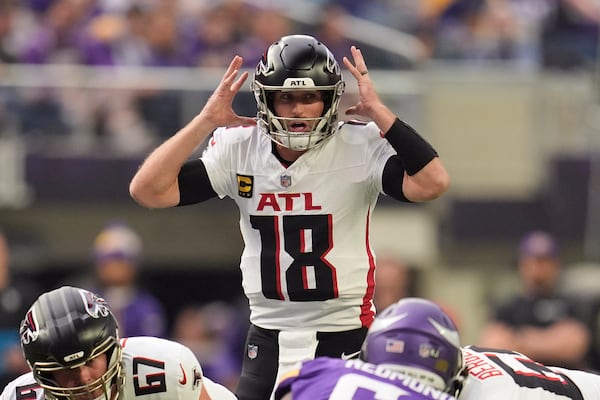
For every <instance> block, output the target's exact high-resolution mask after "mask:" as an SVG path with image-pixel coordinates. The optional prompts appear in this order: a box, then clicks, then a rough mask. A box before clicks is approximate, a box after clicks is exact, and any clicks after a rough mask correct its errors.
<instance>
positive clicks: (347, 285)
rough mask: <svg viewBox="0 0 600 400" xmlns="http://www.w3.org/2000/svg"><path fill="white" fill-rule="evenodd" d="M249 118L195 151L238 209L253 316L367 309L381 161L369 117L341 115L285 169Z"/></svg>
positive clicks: (308, 317)
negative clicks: (349, 119)
mask: <svg viewBox="0 0 600 400" xmlns="http://www.w3.org/2000/svg"><path fill="white" fill-rule="evenodd" d="M271 143H272V142H271V140H270V139H269V138H267V137H266V136H265V135H263V134H261V133H260V132H259V131H258V129H257V128H256V127H234V128H220V129H217V130H216V131H215V132H214V134H213V136H212V138H211V140H210V142H209V145H208V146H207V148H206V150H205V151H204V153H203V155H202V160H203V162H204V165H205V166H206V170H207V172H208V176H209V178H210V182H211V185H212V187H213V189H214V190H215V192H216V193H217V194H218V195H219V197H221V198H223V197H225V196H228V197H230V198H232V199H233V200H234V201H235V202H236V203H237V205H238V207H239V210H240V229H241V233H242V236H243V239H244V243H245V248H244V251H243V253H242V257H241V264H240V266H241V271H242V285H243V288H244V292H245V294H246V296H247V297H248V300H249V304H250V310H251V316H250V320H251V322H252V323H253V324H255V325H258V326H260V327H263V328H267V329H280V330H288V329H298V327H303V328H306V329H307V330H320V331H330V332H331V331H344V330H350V329H356V328H359V327H361V326H369V325H370V323H371V321H372V319H373V316H374V306H373V302H372V297H373V287H374V283H373V274H374V264H375V260H374V254H373V251H372V248H371V244H370V240H369V225H370V223H371V216H372V213H373V208H374V207H375V204H376V202H377V198H378V195H379V193H380V192H382V174H383V168H384V166H385V163H386V162H387V160H388V159H389V157H390V156H392V155H394V154H395V151H394V150H393V148H392V147H391V145H390V144H389V143H388V141H387V140H385V139H384V138H382V137H381V135H380V131H379V128H378V127H377V126H376V125H375V124H374V123H372V122H371V123H368V124H364V123H360V124H359V123H344V124H343V125H342V126H341V128H340V130H338V131H337V132H336V133H335V134H333V135H332V137H331V138H330V139H328V140H327V141H326V142H325V143H324V144H323V145H321V146H318V147H316V148H313V149H311V150H309V151H307V152H306V153H304V154H303V155H302V156H301V157H300V158H299V159H298V160H296V161H294V163H293V164H292V165H291V166H289V167H288V168H286V167H285V166H284V165H282V163H281V162H280V161H279V160H278V159H277V157H275V155H273V153H272V144H271Z"/></svg>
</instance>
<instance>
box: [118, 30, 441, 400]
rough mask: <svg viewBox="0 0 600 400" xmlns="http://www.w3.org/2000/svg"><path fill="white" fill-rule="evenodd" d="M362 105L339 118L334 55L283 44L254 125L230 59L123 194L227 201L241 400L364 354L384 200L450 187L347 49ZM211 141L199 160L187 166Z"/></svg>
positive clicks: (321, 48)
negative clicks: (293, 373)
mask: <svg viewBox="0 0 600 400" xmlns="http://www.w3.org/2000/svg"><path fill="white" fill-rule="evenodd" d="M350 51H351V54H352V57H353V59H354V63H352V62H351V61H350V60H349V59H348V58H344V64H345V66H346V67H347V69H348V71H349V72H350V73H351V74H352V76H353V77H354V78H355V79H356V81H357V84H358V91H359V101H358V103H357V104H356V105H354V106H352V107H350V108H348V109H347V110H346V113H347V114H356V115H362V116H364V117H366V118H367V119H370V120H371V121H372V122H369V123H365V122H359V121H355V122H343V123H342V122H340V121H339V120H338V107H339V103H340V99H341V96H342V94H343V92H344V87H345V82H344V80H343V79H342V75H341V70H340V66H339V65H338V63H337V61H336V60H335V58H334V56H333V54H332V53H331V52H330V51H329V49H328V48H327V47H326V46H325V45H324V44H323V43H321V42H319V41H318V40H317V39H315V38H313V37H312V36H307V35H290V36H285V37H283V38H281V39H280V40H278V41H277V42H275V43H273V44H272V45H271V46H269V48H268V49H267V51H266V52H265V54H264V55H263V57H262V58H261V60H260V61H259V63H258V65H257V67H256V71H255V74H254V78H253V81H252V89H253V92H254V97H255V99H256V104H257V107H258V117H257V118H256V119H252V118H247V117H241V116H238V115H237V114H235V112H234V111H233V109H232V101H233V98H234V96H235V94H236V93H237V92H238V91H239V89H240V87H241V85H242V84H243V83H244V82H245V80H246V79H247V77H248V72H243V73H241V75H240V76H239V77H238V74H239V69H240V68H241V66H242V62H243V60H242V59H241V57H239V56H236V57H234V59H233V60H232V62H231V64H230V65H229V68H228V70H227V72H226V73H225V75H224V76H223V79H222V80H221V82H220V84H219V86H218V87H217V89H216V90H215V92H214V93H213V95H212V96H211V97H210V99H209V100H208V102H207V103H206V105H205V106H204V108H203V109H202V111H201V112H200V113H199V114H198V115H197V116H196V117H195V118H194V119H193V120H192V121H190V123H188V124H187V125H186V126H185V127H184V128H182V129H181V130H180V131H179V132H177V133H176V134H175V135H174V136H172V137H171V138H169V139H168V140H166V141H165V142H164V143H163V144H161V145H160V146H159V147H158V148H157V149H155V150H154V151H153V152H152V153H151V154H150V155H149V156H148V158H146V160H145V161H144V163H143V164H142V166H141V167H140V168H139V170H138V172H137V173H136V175H135V176H134V178H133V180H132V181H131V184H130V192H131V195H132V196H133V198H134V199H136V200H137V201H138V202H139V203H140V204H142V205H144V206H147V207H151V208H163V207H174V206H183V205H188V204H195V203H199V202H202V201H205V200H207V199H209V198H212V197H217V196H218V197H221V198H223V197H230V198H231V199H233V200H234V201H235V202H236V204H237V206H238V208H239V210H240V230H241V233H242V236H243V239H244V245H245V246H244V250H243V253H242V257H241V263H240V267H241V271H242V285H243V288H244V292H245V294H246V296H247V297H248V300H249V304H250V320H251V323H252V324H251V325H250V329H249V331H248V336H247V353H246V355H245V357H244V363H243V367H242V375H241V377H240V383H239V386H238V388H237V390H236V394H237V396H238V397H239V398H240V399H241V400H264V399H266V398H268V397H269V395H270V393H271V392H272V390H273V386H274V384H275V382H276V380H277V377H278V376H281V375H282V374H283V373H285V372H286V371H287V370H289V369H291V368H295V367H297V366H298V365H299V363H300V362H301V361H303V360H307V359H312V358H314V357H318V356H329V357H340V356H342V357H344V358H347V357H352V356H356V355H358V353H359V352H360V346H361V344H362V341H363V339H364V336H365V334H366V330H367V328H368V327H369V325H370V324H371V322H372V321H373V318H374V315H375V308H374V306H373V292H374V270H375V255H374V254H373V251H372V248H371V243H370V239H369V226H370V222H371V217H372V213H373V208H374V207H375V204H376V202H377V199H378V196H379V194H380V193H385V194H386V195H389V196H390V197H392V198H395V199H398V200H400V201H406V202H409V201H413V202H419V201H426V200H432V199H435V198H437V197H438V196H440V195H441V194H442V193H444V192H445V191H446V189H447V188H448V185H449V177H448V174H447V172H446V170H445V168H444V167H443V165H442V163H441V161H440V160H439V157H438V154H437V152H436V151H435V150H434V149H433V147H432V146H431V145H430V144H429V143H428V142H427V141H426V140H425V139H423V138H422V137H421V136H420V135H419V134H418V133H417V132H416V131H415V130H414V129H413V128H411V127H410V126H408V125H407V124H406V123H404V122H403V121H401V120H400V119H399V118H398V117H396V115H395V114H394V113H393V112H392V111H391V110H390V109H389V108H387V107H386V106H385V105H384V104H383V103H382V102H381V100H380V99H379V97H378V95H377V93H376V92H375V89H374V86H373V83H372V82H371V79H370V77H369V73H368V70H367V67H366V64H365V60H364V58H363V56H362V53H361V52H360V50H359V49H357V48H356V47H354V46H352V47H351V49H350ZM211 133H213V135H212V137H211V138H210V139H209V140H208V146H207V148H206V150H205V151H204V153H203V155H202V157H201V158H200V159H197V160H189V158H190V157H191V155H192V153H193V152H194V150H195V149H196V148H197V147H198V146H199V145H200V144H201V143H202V142H203V141H204V140H206V139H208V137H209V135H210V134H211Z"/></svg>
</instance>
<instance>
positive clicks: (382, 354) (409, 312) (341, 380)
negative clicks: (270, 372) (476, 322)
mask: <svg viewBox="0 0 600 400" xmlns="http://www.w3.org/2000/svg"><path fill="white" fill-rule="evenodd" d="M361 358H362V360H356V359H355V360H347V361H345V360H341V359H334V358H327V357H321V358H317V359H315V360H311V361H306V362H304V363H303V364H302V367H301V368H300V369H298V370H296V371H293V372H291V373H289V374H288V376H287V377H285V378H284V379H283V380H282V381H281V382H280V384H279V386H278V388H277V390H276V393H275V399H276V400H280V399H285V400H287V399H295V400H326V399H330V398H335V399H339V400H351V399H406V400H427V399H437V400H454V399H455V397H453V394H455V393H457V392H458V390H459V388H460V387H462V381H463V379H464V362H463V356H462V352H461V348H460V343H459V338H458V332H457V330H456V327H455V325H454V323H453V322H452V320H451V319H450V318H449V317H448V316H447V315H446V314H445V313H444V312H443V311H442V310H441V309H440V308H439V307H437V306H436V305H434V304H433V303H430V302H427V301H424V300H421V299H405V300H401V301H400V302H399V303H396V304H394V305H391V306H390V307H388V308H386V309H385V310H383V311H382V312H381V313H380V314H378V315H377V317H376V318H375V321H374V322H373V324H372V325H371V327H370V328H369V332H368V334H367V338H366V340H365V342H364V344H363V348H362V351H361ZM399 359H400V360H401V361H399ZM365 360H366V361H365Z"/></svg>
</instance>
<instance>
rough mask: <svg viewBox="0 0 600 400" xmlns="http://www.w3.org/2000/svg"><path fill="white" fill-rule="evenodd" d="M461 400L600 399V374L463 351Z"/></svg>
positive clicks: (496, 353)
mask: <svg viewBox="0 0 600 400" xmlns="http://www.w3.org/2000/svg"><path fill="white" fill-rule="evenodd" d="M463 351H464V356H465V362H466V363H467V365H468V367H469V376H468V378H467V379H466V382H465V385H464V388H463V390H462V391H461V393H460V395H459V396H458V399H459V400H480V399H485V400H495V399H497V400H521V399H523V400H525V399H526V400H600V375H596V374H593V373H589V372H584V371H578V370H569V369H565V368H557V367H549V366H545V365H542V364H540V363H538V362H535V361H533V360H531V359H530V358H528V357H527V356H524V355H523V354H520V353H517V352H512V351H498V350H493V351H489V350H487V349H478V348H474V347H466V348H464V350H463Z"/></svg>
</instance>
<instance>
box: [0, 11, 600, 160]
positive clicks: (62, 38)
mask: <svg viewBox="0 0 600 400" xmlns="http://www.w3.org/2000/svg"><path fill="white" fill-rule="evenodd" d="M300 14H302V15H303V18H299V17H298V15H300ZM359 19H360V20H362V21H368V22H369V23H372V25H369V26H380V27H383V28H384V29H387V31H381V32H384V33H383V36H384V37H382V34H381V32H380V33H376V32H375V31H373V30H370V29H366V28H360V29H359V28H357V27H356V26H355V25H354V24H356V21H359ZM599 21H600V4H599V3H598V2H597V1H596V0H421V1H414V0H378V1H369V2H360V1H352V0H304V1H267V0H245V1H244V0H197V1H194V0H143V1H142V0H120V1H119V0H22V1H15V0H0V67H1V66H2V65H3V64H5V65H6V64H9V63H24V64H33V65H39V64H53V65H59V64H60V65H64V64H67V65H85V66H114V65H117V66H134V67H216V68H222V67H224V66H226V65H227V64H228V62H229V61H230V59H231V57H232V56H233V55H234V54H240V55H241V56H243V57H244V60H245V67H248V68H253V67H254V66H255V65H256V63H257V61H258V59H259V57H260V56H261V55H262V53H263V52H264V50H265V49H266V47H267V46H268V45H269V44H270V43H272V42H273V41H275V40H276V39H278V38H279V37H281V36H283V35H286V34H291V33H308V34H312V35H315V36H316V37H318V38H319V39H320V40H322V41H323V42H324V43H325V44H326V45H327V46H328V47H329V48H330V49H331V50H332V51H333V52H334V54H335V56H336V57H337V58H338V59H341V58H342V56H345V55H348V52H349V46H350V45H351V44H358V45H359V46H360V47H361V48H362V49H363V53H364V54H365V55H366V57H367V59H368V62H369V66H370V67H371V68H380V69H396V70H397V69H417V68H420V67H421V66H423V65H424V64H425V63H427V62H428V61H431V60H443V61H452V62H467V63H468V65H473V64H477V63H488V62H497V61H503V62H507V63H511V64H512V65H514V66H517V67H522V68H534V69H538V68H558V69H563V70H564V69H572V68H587V69H589V68H590V67H591V66H593V65H594V64H595V62H596V54H597V47H598V45H597V43H598V22H599ZM390 34H391V35H393V34H398V35H403V36H398V37H393V36H389V35H390ZM378 35H379V36H378ZM406 37H408V38H411V39H412V40H413V43H418V44H419V46H418V47H419V51H418V52H417V54H416V55H415V53H414V52H412V53H411V52H410V51H408V50H406V52H404V50H403V49H402V46H396V47H394V48H393V49H391V48H390V46H389V44H390V43H387V42H388V41H396V39H400V38H406ZM398 42H400V40H398ZM1 73H2V68H0V74H1ZM203 95H205V94H200V95H199V97H200V99H199V100H200V101H202V96H203ZM245 96H251V95H250V94H248V93H241V94H240V101H239V102H238V103H239V104H238V105H239V107H240V110H238V111H239V112H240V113H244V114H247V115H252V114H254V113H255V109H254V108H253V107H254V106H253V102H252V101H251V99H250V98H248V97H245ZM246 100H248V101H246ZM182 102H183V99H182V93H181V92H180V91H176V90H163V89H160V90H149V89H144V90H141V89H138V90H109V89H102V90H94V92H93V93H92V94H90V93H81V92H78V91H77V90H74V89H72V88H71V89H66V88H60V89H59V88H56V87H27V85H24V86H20V87H13V86H10V84H5V85H4V86H0V134H2V133H4V134H6V133H7V132H18V133H19V134H24V135H25V136H26V137H28V138H34V139H39V138H40V137H46V138H47V137H49V136H50V137H69V135H70V134H77V135H78V136H80V137H82V136H85V135H84V134H87V137H91V138H93V142H94V146H91V147H92V148H94V147H96V148H97V145H98V144H104V143H106V144H107V145H108V146H110V149H111V150H114V151H126V152H129V153H134V154H139V153H142V152H144V151H145V150H147V149H148V148H149V147H152V146H154V145H155V144H156V141H157V140H161V139H164V138H165V137H168V136H170V135H172V134H173V133H174V132H175V131H176V130H177V129H178V128H179V127H180V126H181V124H182V121H184V120H187V119H189V117H190V116H189V115H182V113H183V112H184V110H185V109H186V107H185V106H184V105H183V103H182ZM199 104H201V103H200V102H199ZM188 108H189V107H188ZM188 112H193V110H188ZM40 134H42V135H40ZM77 135H76V136H77Z"/></svg>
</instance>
